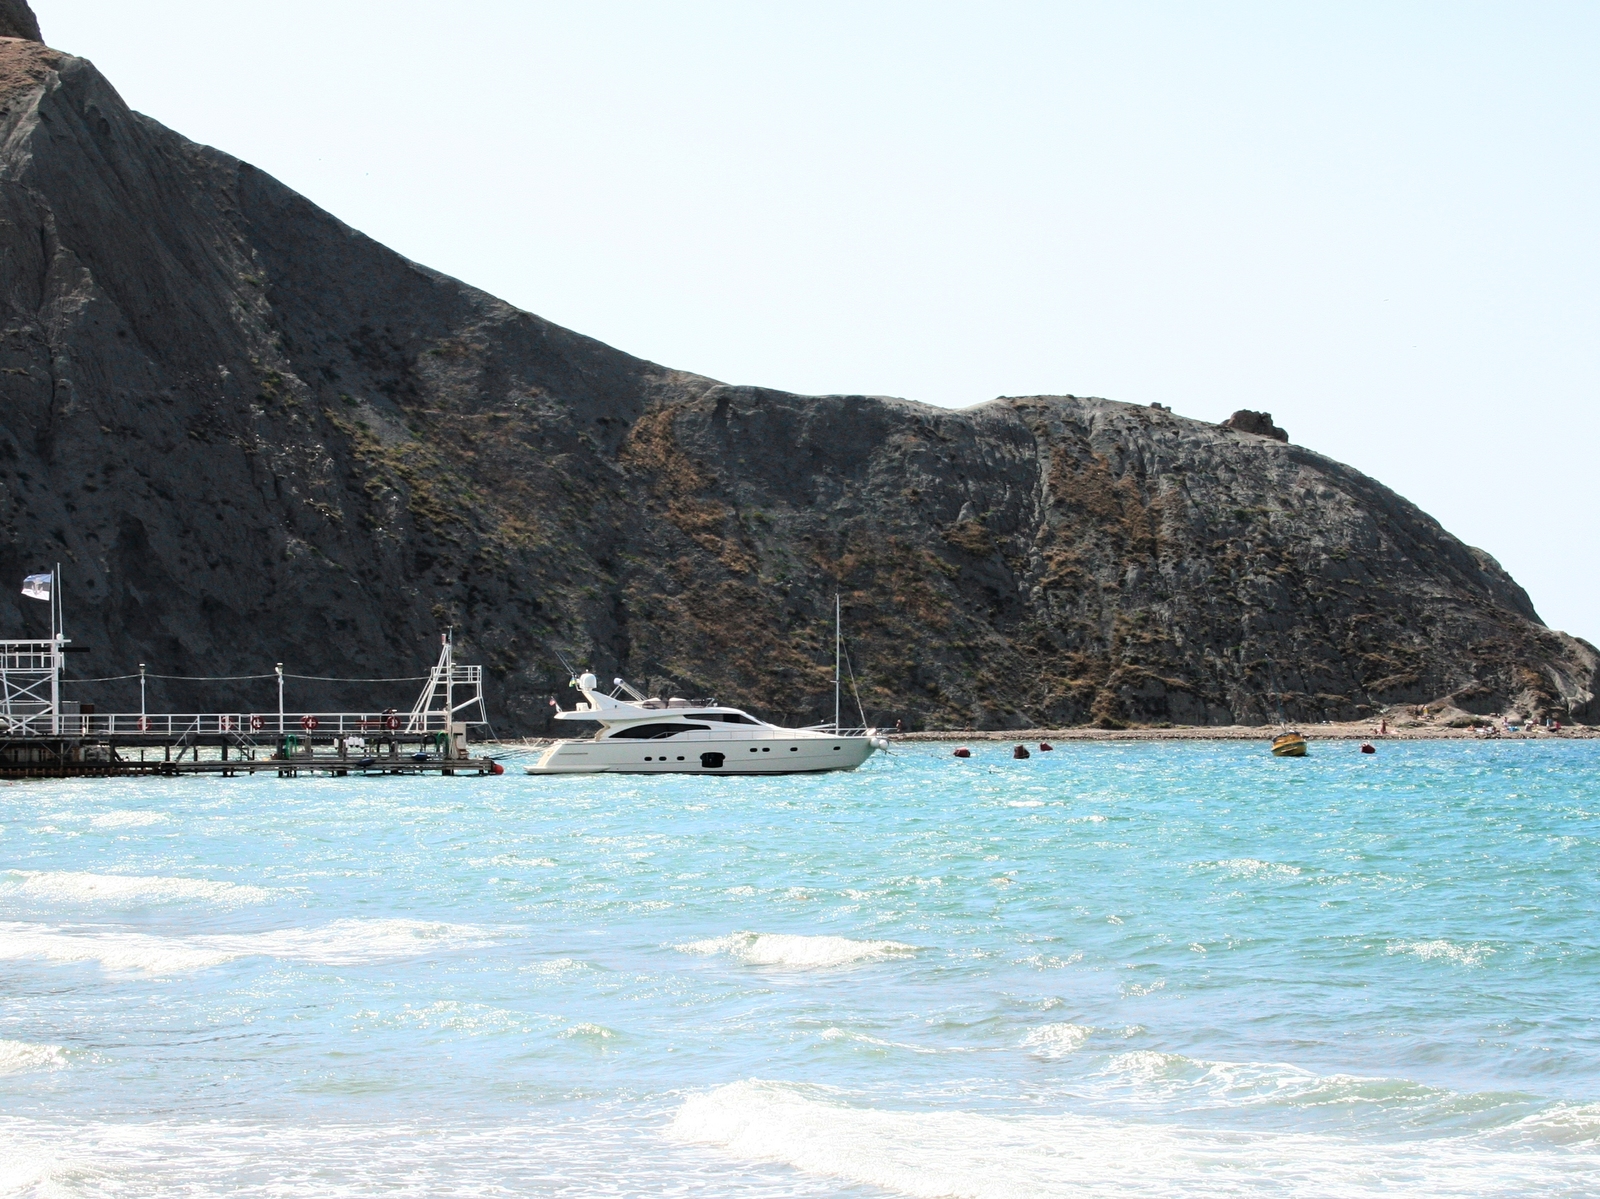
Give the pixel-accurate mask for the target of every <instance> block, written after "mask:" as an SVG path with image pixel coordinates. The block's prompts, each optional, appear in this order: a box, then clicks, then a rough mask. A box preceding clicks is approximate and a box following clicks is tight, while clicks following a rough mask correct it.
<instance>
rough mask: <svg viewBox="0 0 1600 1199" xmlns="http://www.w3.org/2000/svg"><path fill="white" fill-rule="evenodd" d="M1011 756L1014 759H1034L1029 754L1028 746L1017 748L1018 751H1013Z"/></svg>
mask: <svg viewBox="0 0 1600 1199" xmlns="http://www.w3.org/2000/svg"><path fill="white" fill-rule="evenodd" d="M1011 756H1012V757H1013V758H1031V757H1033V755H1032V754H1030V753H1029V752H1028V747H1027V746H1026V745H1019V746H1017V748H1016V749H1014V750H1012V751H1011Z"/></svg>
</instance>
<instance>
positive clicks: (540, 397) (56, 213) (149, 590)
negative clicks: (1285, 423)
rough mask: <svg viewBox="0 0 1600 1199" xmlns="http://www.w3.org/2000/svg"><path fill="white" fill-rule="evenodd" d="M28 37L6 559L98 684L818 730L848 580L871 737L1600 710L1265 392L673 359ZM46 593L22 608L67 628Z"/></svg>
mask: <svg viewBox="0 0 1600 1199" xmlns="http://www.w3.org/2000/svg"><path fill="white" fill-rule="evenodd" d="M30 22H31V13H28V11H27V6H26V4H24V3H22V0H0V32H8V33H12V34H13V35H14V36H12V37H10V38H5V39H0V271H3V274H0V282H3V287H0V396H3V398H4V406H3V409H0V522H3V527H0V580H4V579H7V578H10V579H12V580H15V581H20V579H21V577H22V576H23V575H24V574H26V573H31V572H33V571H36V570H40V569H48V567H49V565H50V564H51V563H54V562H56V561H58V560H59V561H60V562H61V563H62V577H63V581H64V588H65V595H66V602H65V606H66V613H67V618H68V622H69V625H70V630H69V631H70V633H71V635H72V636H73V637H74V638H75V639H76V640H78V641H79V642H84V643H87V644H89V645H90V646H91V647H92V649H93V652H92V653H91V654H90V655H88V656H87V657H85V658H81V659H76V660H75V661H74V666H75V667H77V674H78V675H79V676H80V677H90V676H108V675H118V674H125V673H128V672H130V671H132V670H135V669H136V668H137V663H139V662H147V663H149V664H150V669H151V670H152V671H153V672H155V673H158V674H163V675H173V676H202V675H205V676H214V675H246V674H262V673H270V671H271V664H272V663H273V662H277V661H282V662H284V663H286V669H288V670H289V671H290V672H291V673H298V674H304V675H324V676H339V677H369V676H393V675H410V674H415V673H417V672H418V669H419V668H420V667H422V666H424V665H426V664H427V663H428V662H430V661H431V659H432V657H433V654H434V646H435V645H436V643H437V639H436V634H437V632H438V631H439V630H440V629H442V628H444V627H445V626H447V625H453V626H454V627H455V628H456V630H457V636H458V641H459V644H460V647H461V651H460V657H461V660H464V661H478V662H482V663H483V664H484V665H485V667H486V668H487V673H488V675H489V677H490V685H489V693H490V694H489V698H490V707H491V714H492V716H493V717H494V719H495V721H496V724H497V728H498V730H499V731H500V732H503V733H504V732H521V733H533V732H539V731H542V730H543V729H544V728H546V727H547V717H548V712H549V709H548V704H547V701H548V697H549V696H550V695H551V694H552V693H554V692H555V691H556V690H557V689H558V688H559V687H560V686H561V684H562V682H563V681H564V678H565V674H564V672H563V671H562V670H561V668H560V666H559V663H558V662H557V659H556V652H555V651H557V650H559V651H562V652H564V653H566V654H567V655H568V657H570V658H574V659H578V660H581V661H582V662H583V663H585V664H587V665H589V666H591V667H593V668H594V669H595V670H596V671H597V673H600V674H602V675H603V676H606V677H609V676H610V675H611V674H613V673H615V674H621V675H625V676H628V677H630V678H632V679H636V680H641V681H648V683H649V685H650V686H651V687H652V688H653V689H657V690H660V691H662V692H671V693H675V694H683V695H696V696H707V695H716V696H717V697H719V698H721V699H723V700H725V701H733V702H738V703H741V704H746V705H749V706H750V707H752V708H753V709H755V710H757V711H760V712H763V713H765V714H768V715H770V716H772V717H774V718H780V719H783V720H795V721H808V720H814V719H820V718H821V717H822V715H823V713H824V712H827V713H828V714H830V715H831V709H832V682H831V677H832V612H833V596H834V593H835V591H836V590H837V591H838V592H840V593H841V594H842V596H843V606H844V612H845V621H846V628H847V632H848V635H849V646H850V653H851V661H850V665H851V669H852V671H853V674H854V677H855V678H856V679H857V680H858V684H859V690H860V695H861V702H862V704H863V706H864V708H865V712H866V716H867V718H868V720H869V721H873V722H888V723H892V722H893V720H895V719H896V718H900V719H903V720H905V721H906V722H907V724H908V726H910V727H919V726H952V725H954V726H963V725H968V724H971V725H975V726H980V727H1021V726H1032V725H1060V724H1072V723H1080V722H1097V723H1101V724H1104V725H1117V724H1121V723H1137V722H1155V723H1159V722H1173V723H1201V724H1204V723H1218V722H1222V723H1227V722H1234V721H1247V722H1248V721H1261V720H1264V719H1267V718H1269V717H1272V716H1275V715H1276V710H1277V707H1278V705H1279V703H1280V702H1281V704H1282V707H1283V709H1284V710H1285V711H1286V713H1287V714H1288V715H1289V716H1290V717H1291V718H1293V719H1314V718H1319V717H1329V718H1334V717H1341V718H1343V717H1354V716H1359V715H1362V714H1366V713H1372V712H1375V711H1377V710H1378V709H1379V708H1381V707H1383V706H1384V705H1389V704H1394V703H1422V702H1429V701H1448V702H1451V703H1454V704H1455V705H1456V706H1459V707H1461V708H1464V709H1467V710H1470V711H1478V712H1486V711H1498V710H1501V709H1503V708H1505V707H1507V706H1508V705H1517V706H1520V707H1522V708H1524V709H1527V710H1533V711H1550V712H1559V713H1561V714H1563V715H1567V714H1568V713H1569V712H1570V713H1571V714H1572V715H1574V716H1577V717H1581V718H1591V717H1593V716H1594V715H1595V714H1596V704H1595V699H1594V697H1595V693H1596V691H1597V690H1600V686H1597V678H1596V671H1597V665H1600V655H1597V654H1596V651H1595V650H1594V649H1593V647H1591V646H1589V645H1587V644H1586V643H1583V642H1581V641H1578V640H1575V639H1573V638H1571V637H1567V636H1565V635H1564V634H1561V633H1557V632H1553V631H1551V630H1549V629H1547V628H1545V627H1544V625H1543V624H1541V623H1540V621H1539V619H1538V617H1537V615H1536V614H1535V612H1534V610H1533V607H1532V605H1531V604H1530V603H1529V601H1528V598H1527V596H1526V595H1525V594H1524V593H1523V591H1522V590H1521V589H1520V588H1519V587H1518V586H1517V585H1516V584H1515V583H1514V582H1513V581H1512V580H1511V578H1510V577H1509V576H1507V574H1506V573H1505V572H1504V571H1503V570H1502V569H1501V568H1500V567H1499V566H1498V565H1497V564H1496V563H1495V562H1494V560H1493V559H1491V558H1490V557H1489V556H1488V555H1487V554H1485V553H1483V552H1481V551H1479V550H1475V549H1471V548H1469V547H1467V546H1465V545H1463V544H1462V543H1460V542H1459V541H1457V540H1456V539H1455V538H1453V537H1452V536H1450V534H1449V533H1447V532H1445V530H1444V529H1442V528H1440V527H1439V525H1438V524H1437V523H1436V522H1435V521H1433V520H1432V519H1431V518H1429V517H1428V516H1427V515H1426V514H1425V513H1423V512H1421V511H1419V510H1418V509H1417V508H1416V507H1415V506H1413V505H1411V504H1410V503H1408V502H1407V501H1405V500H1404V499H1402V498H1401V497H1399V496H1398V495H1396V494H1394V493H1393V492H1391V491H1389V490H1388V489H1386V488H1384V487H1383V486H1381V485H1380V484H1378V483H1377V482H1375V481H1373V480H1372V479H1369V478H1367V477H1365V476H1363V475H1362V474H1360V473H1359V472H1357V471H1354V470H1352V469H1350V468H1348V467H1345V466H1342V465H1340V464H1339V463H1337V462H1333V461H1331V460H1329V459H1327V458H1325V457H1322V456H1321V455H1319V454H1316V453H1314V452H1313V451H1311V450H1308V449H1304V448H1302V447H1299V446H1296V445H1293V444H1290V443H1288V442H1287V441H1286V440H1280V437H1286V435H1284V434H1283V433H1282V430H1279V429H1277V428H1276V427H1275V426H1274V425H1273V424H1272V421H1271V419H1270V417H1267V416H1265V414H1247V413H1245V414H1239V416H1238V417H1236V418H1235V419H1234V420H1233V421H1232V422H1231V425H1230V426H1228V427H1225V426H1219V425H1212V424H1208V423H1205V422H1202V421H1197V420H1191V419H1187V418H1185V417H1182V416H1178V415H1176V414H1174V413H1172V412H1170V411H1167V410H1166V409H1164V408H1136V407H1132V406H1129V405H1126V404H1118V403H1113V402H1110V401H1107V400H1101V399H1081V398H1076V397H1072V396H1032V397H1022V398H1007V399H999V400H994V401H992V402H990V403H986V404H980V405H978V406H976V407H973V408H970V409H965V410H961V411H949V410H943V409H938V408H933V407H929V406H926V405H922V404H916V403H910V402H907V401H904V400H896V399H885V398H882V397H874V396H822V397H802V396H795V395H789V394H785V393H782V392H776V391H769V390H764V389H761V388H756V387H736V386H729V385H726V384H722V383H719V382H717V381H715V380H712V379H708V378H704V377H702V376H699V375H694V374H689V373H685V372H682V371H677V370H672V369H669V368H666V367H662V366H657V365H655V364H654V363H650V362H645V361H642V360H640V359H637V358H633V357H631V356H629V355H627V354H625V353H622V352H620V351H618V350H614V349H611V348H610V347H608V346H605V345H602V344H601V343H599V342H596V341H593V340H591V339H589V338H586V337H583V336H581V335H579V334H576V333H573V332H570V331H568V330H566V329H562V328H559V327H557V326H555V325H552V324H550V323H549V322H547V321H544V320H541V319H540V318H539V317H537V316H534V315H532V314H530V313H527V312H522V311H519V310H517V309H515V308H513V307H511V306H510V305H508V304H505V303H503V302H501V301H499V300H497V299H495V298H494V297H492V296H489V295H486V294H484V293H483V292H481V291H477V290H475V289H473V288H471V287H469V286H467V285H465V284H463V283H460V282H457V281H456V280H454V279H450V278H447V277H445V276H443V275H440V274H438V273H437V272H435V271H431V270H428V269H427V268H426V267H423V266H420V265H418V264H416V263H414V262H410V261H407V260H406V259H404V258H402V257H400V256H399V255H397V254H395V253H393V252H391V251H389V250H387V249H385V248H384V247H383V246H381V245H378V244H377V243H375V242H373V241H372V240H371V239H369V238H367V237H364V236H363V235H362V234H360V233H358V232H357V231H355V230H353V229H350V228H348V227H347V226H345V225H343V224H341V223H340V222H339V221H338V220H337V219H335V218H334V217H332V216H330V215H329V214H328V213H326V212H323V211H322V210H320V209H319V208H317V207H316V206H315V205H314V204H312V203H310V202H309V201H307V200H306V199H304V198H303V197H301V196H299V195H296V194H295V193H294V192H292V191H290V190H289V189H288V188H286V187H284V186H283V185H282V184H280V183H278V182H277V181H275V180H274V179H272V178H270V177H268V176H267V175H265V174H264V173H262V172H261V171H259V170H257V169H255V168H254V167H252V166H250V165H249V164H248V163H245V162H241V161H239V160H238V159H235V158H232V157H230V156H228V155H227V154H225V153H222V152H220V151H217V150H213V149H210V148H208V147H205V146H199V145H195V144H194V143H192V142H189V141H186V140H185V139H184V138H182V137H180V136H179V135H177V134H176V133H173V132H172V131H170V130H168V129H166V128H163V127H162V126H161V125H159V124H157V123H156V122H154V121H152V120H150V119H148V118H146V117H143V116H141V115H139V114H137V113H134V112H131V111H130V110H129V109H128V108H127V106H126V105H125V104H124V103H123V102H122V100H121V99H120V98H119V97H118V95H117V93H116V91H115V90H114V89H113V88H112V87H111V85H110V84H109V83H108V82H107V81H106V80H105V79H104V78H103V77H102V76H101V75H100V74H99V72H98V71H96V70H95V68H94V67H93V66H92V65H91V64H90V63H88V62H87V61H85V60H83V59H81V58H74V57H72V56H70V55H67V54H63V53H59V52H57V51H55V50H52V49H49V48H47V47H46V46H45V45H43V44H42V43H40V42H39V41H37V40H33V39H36V38H37V26H36V25H35V24H30ZM1256 417H1262V418H1264V423H1263V422H1262V421H1257V420H1256V419H1255V418H1256ZM9 594H10V595H11V597H12V598H11V599H10V600H7V601H0V631H3V632H4V633H5V634H6V635H8V636H19V635H32V636H37V635H41V634H42V632H43V631H44V628H45V618H44V615H43V611H44V609H43V605H39V604H36V603H34V602H33V601H30V600H27V599H24V598H22V597H21V596H20V595H18V594H17V593H16V589H15V587H12V589H11V590H10V592H9ZM270 686H271V684H270V683H269V682H266V681H259V680H258V681H238V682H230V683H211V682H186V681H183V680H178V679H174V680H167V681H162V682H159V683H156V684H153V685H152V691H151V703H152V705H153V706H162V705H169V706H171V707H174V708H177V709H179V710H195V709H196V708H202V707H203V708H204V709H207V710H215V709H218V708H234V707H240V708H246V709H249V708H254V707H260V706H263V705H265V704H266V703H267V702H268V697H269V695H270V694H271V692H270V691H269V688H270ZM295 687H296V688H297V689H298V690H297V691H296V693H294V695H293V696H292V698H291V704H292V705H295V704H298V703H304V704H306V705H308V706H309V705H317V706H321V705H324V704H330V705H331V704H351V705H369V704H373V703H383V704H391V703H392V704H397V705H399V704H403V703H404V702H406V701H407V700H409V689H408V688H407V687H406V686H402V685H395V686H390V687H387V688H381V687H374V686H369V685H354V684H333V683H329V684H313V683H302V682H297V683H296V684H295ZM847 693H848V692H847ZM72 694H75V695H77V696H78V697H79V698H81V699H84V700H88V701H92V702H96V703H98V704H99V705H100V707H101V710H103V711H104V710H110V709H123V710H125V709H126V707H127V706H128V705H129V704H131V703H134V702H136V692H134V691H132V690H131V689H130V687H129V685H128V684H127V683H82V684H79V685H78V687H77V688H75V689H74V691H73V692H72ZM851 710H852V712H853V704H852V705H851Z"/></svg>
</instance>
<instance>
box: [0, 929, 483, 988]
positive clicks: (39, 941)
mask: <svg viewBox="0 0 1600 1199" xmlns="http://www.w3.org/2000/svg"><path fill="white" fill-rule="evenodd" d="M488 943H489V939H488V937H487V935H486V934H485V933H484V932H483V931H482V930H479V929H476V928H472V927H469V926H466V925H458V924H441V923H437V922H432V921H423V920H356V919H346V920H335V921H333V922H332V923H331V924H326V925H323V926H321V927H320V928H286V929H274V930H272V931H270V932H261V933H239V934H222V935H202V936H193V937H160V936H154V935H152V934H149V933H139V932H130V931H127V930H124V929H116V928H107V927H104V926H81V925H80V926H72V927H54V926H49V925H39V924H24V923H18V922H7V923H0V960H5V959H25V958H32V959H44V960H47V961H54V962H98V963H99V964H100V965H101V966H102V967H104V968H105V969H106V970H110V971H112V972H114V973H137V974H158V975H168V974H183V973H187V972H189V971H193V970H204V969H207V968H209V967H212V966H220V965H222V964H223V963H224V962H231V961H234V960H236V959H239V958H245V957H275V958H282V959H286V960H289V961H299V962H306V963H310V964H315V965H323V966H353V965H360V964H363V963H368V962H380V961H387V960H392V959H397V958H406V957H415V956H420V955H423V954H427V953H433V952H439V951H448V950H454V949H462V948H471V947H474V946H479V945H484V944H488Z"/></svg>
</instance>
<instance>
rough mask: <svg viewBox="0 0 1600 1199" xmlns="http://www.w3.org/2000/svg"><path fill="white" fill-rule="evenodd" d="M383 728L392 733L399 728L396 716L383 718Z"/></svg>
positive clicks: (398, 720)
mask: <svg viewBox="0 0 1600 1199" xmlns="http://www.w3.org/2000/svg"><path fill="white" fill-rule="evenodd" d="M383 727H384V728H386V729H389V730H390V731H391V732H392V731H393V730H395V729H397V728H399V727H400V718H399V717H398V716H385V717H384V718H383Z"/></svg>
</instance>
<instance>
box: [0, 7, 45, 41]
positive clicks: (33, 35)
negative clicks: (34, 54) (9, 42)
mask: <svg viewBox="0 0 1600 1199" xmlns="http://www.w3.org/2000/svg"><path fill="white" fill-rule="evenodd" d="M0 37H20V38H26V39H27V40H28V41H30V42H39V41H43V40H44V39H43V38H42V37H41V36H40V35H39V19H38V18H37V17H35V16H34V15H33V9H31V8H29V7H28V0H0Z"/></svg>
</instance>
